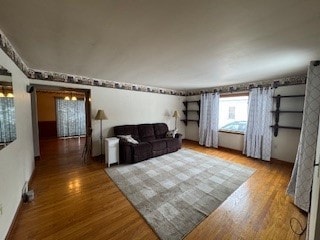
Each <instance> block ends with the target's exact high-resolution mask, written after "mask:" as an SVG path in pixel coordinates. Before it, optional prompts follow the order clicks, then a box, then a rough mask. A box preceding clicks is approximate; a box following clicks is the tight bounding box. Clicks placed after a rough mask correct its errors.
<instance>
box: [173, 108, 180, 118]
mask: <svg viewBox="0 0 320 240" xmlns="http://www.w3.org/2000/svg"><path fill="white" fill-rule="evenodd" d="M172 117H174V118H180V114H179V112H178V111H177V110H176V111H174V113H173V115H172Z"/></svg>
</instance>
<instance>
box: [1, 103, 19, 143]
mask: <svg viewBox="0 0 320 240" xmlns="http://www.w3.org/2000/svg"><path fill="white" fill-rule="evenodd" d="M15 122H16V120H15V109H14V99H13V98H8V97H1V98H0V143H4V144H6V143H10V142H12V141H14V140H15V139H16V124H15Z"/></svg>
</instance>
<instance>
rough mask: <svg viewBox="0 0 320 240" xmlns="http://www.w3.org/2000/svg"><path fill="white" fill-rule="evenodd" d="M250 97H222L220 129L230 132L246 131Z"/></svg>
mask: <svg viewBox="0 0 320 240" xmlns="http://www.w3.org/2000/svg"><path fill="white" fill-rule="evenodd" d="M247 119H248V96H241V97H221V98H220V102H219V129H220V130H223V131H228V132H240V133H244V132H245V131H246V126H247Z"/></svg>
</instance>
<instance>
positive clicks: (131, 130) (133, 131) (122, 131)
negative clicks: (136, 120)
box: [114, 125, 140, 141]
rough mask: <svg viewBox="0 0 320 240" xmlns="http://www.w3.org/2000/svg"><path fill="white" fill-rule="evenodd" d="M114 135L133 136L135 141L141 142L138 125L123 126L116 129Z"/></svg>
mask: <svg viewBox="0 0 320 240" xmlns="http://www.w3.org/2000/svg"><path fill="white" fill-rule="evenodd" d="M114 134H115V135H116V136H118V135H131V136H132V137H133V138H134V139H135V140H138V141H139V140H140V138H139V131H138V126H137V125H122V126H116V127H114Z"/></svg>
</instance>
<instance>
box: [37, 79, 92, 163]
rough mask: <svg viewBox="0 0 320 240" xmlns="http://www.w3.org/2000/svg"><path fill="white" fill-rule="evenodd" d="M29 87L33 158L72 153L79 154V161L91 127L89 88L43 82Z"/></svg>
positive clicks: (46, 157)
mask: <svg viewBox="0 0 320 240" xmlns="http://www.w3.org/2000/svg"><path fill="white" fill-rule="evenodd" d="M33 87H34V91H33V92H32V114H33V130H34V142H35V144H34V146H35V149H34V152H35V157H36V159H46V160H48V159H54V158H48V156H47V155H48V154H49V155H52V156H56V157H57V158H56V159H61V158H58V156H63V155H65V156H70V155H72V156H73V158H72V159H77V157H76V156H79V160H78V162H79V163H81V162H82V161H81V153H82V150H83V148H84V144H85V141H86V136H87V134H88V133H89V132H90V129H91V117H90V116H91V114H90V112H91V110H90V109H91V107H90V90H89V89H71V88H62V87H55V86H44V85H33ZM44 154H46V156H44ZM70 159H71V158H70ZM66 163H68V162H67V161H66Z"/></svg>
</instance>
